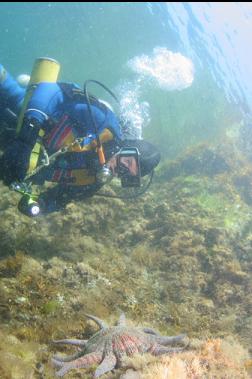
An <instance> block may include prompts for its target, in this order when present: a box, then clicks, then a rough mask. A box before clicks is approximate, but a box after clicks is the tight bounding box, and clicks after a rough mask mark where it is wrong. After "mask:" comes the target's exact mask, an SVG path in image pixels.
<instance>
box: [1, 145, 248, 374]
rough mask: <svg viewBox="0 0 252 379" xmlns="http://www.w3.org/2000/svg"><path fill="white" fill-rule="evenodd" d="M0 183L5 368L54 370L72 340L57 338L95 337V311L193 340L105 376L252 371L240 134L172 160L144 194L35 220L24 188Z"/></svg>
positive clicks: (72, 206)
mask: <svg viewBox="0 0 252 379" xmlns="http://www.w3.org/2000/svg"><path fill="white" fill-rule="evenodd" d="M113 190H114V189H113V188H111V189H109V190H108V191H109V193H113ZM0 192H1V197H0V217H1V219H0V255H1V260H0V337H1V338H0V351H1V354H0V378H1V379H33V378H37V379H42V378H44V379H49V378H54V377H55V370H54V368H52V366H51V357H52V356H53V355H54V354H55V352H56V351H57V352H58V351H59V350H60V351H61V352H65V353H70V351H72V350H71V349H70V348H69V347H65V348H64V347H60V348H59V346H57V347H55V346H54V345H53V344H52V340H54V339H62V338H82V339H83V338H89V337H90V336H91V335H92V334H93V333H94V332H95V331H96V330H97V329H96V327H95V325H94V324H93V323H91V322H90V321H88V320H87V319H86V318H85V316H84V314H85V313H89V314H94V315H96V316H98V317H99V318H101V319H104V320H106V321H108V322H109V323H111V322H113V321H115V320H116V319H117V318H118V315H119V314H120V313H121V312H125V314H126V316H127V318H128V319H130V320H131V322H132V323H133V324H135V325H143V326H150V327H153V328H154V329H157V330H159V331H160V332H161V333H162V334H166V335H174V334H179V333H187V335H188V337H189V339H190V341H191V343H190V344H189V346H188V348H187V349H186V350H185V351H184V352H182V353H179V354H176V355H173V356H169V355H168V356H163V357H161V358H153V357H148V356H144V357H138V356H137V357H135V358H134V359H131V360H125V367H123V368H121V369H119V370H115V371H114V372H112V373H109V374H107V375H106V376H105V377H106V378H114V379H115V378H121V379H144V378H146V379H150V378H158V379H161V378H169V379H170V378H179V379H183V378H228V379H229V378H230V379H231V378H234V379H235V378H250V377H252V376H251V367H252V360H251V354H252V349H251V339H252V296H251V293H252V276H251V271H252V165H251V163H249V160H247V159H246V157H245V156H243V155H242V154H240V152H239V150H238V149H235V148H234V146H233V145H232V144H229V143H223V144H221V145H217V146H210V145H200V146H198V147H196V148H193V149H191V150H188V151H187V152H186V153H185V154H183V155H181V156H180V157H178V158H177V159H176V160H174V161H164V160H163V162H162V163H161V164H160V167H159V168H158V170H157V173H156V175H155V177H154V180H153V184H152V186H151V187H150V189H149V190H148V192H147V193H146V194H145V195H143V196H142V197H139V198H137V199H134V200H125V201H123V200H120V199H111V198H104V197H96V196H95V197H92V198H88V199H87V200H85V201H83V202H78V201H77V202H72V203H69V204H68V205H67V207H66V209H64V210H62V211H60V212H56V213H52V214H50V215H45V216H41V217H39V218H36V219H30V218H28V217H26V216H24V215H22V214H21V213H19V211H18V210H17V202H18V200H19V198H20V196H19V194H17V193H13V192H10V191H9V190H8V188H7V187H5V186H4V185H3V184H2V183H1V184H0ZM93 371H94V368H90V369H88V370H85V369H82V370H72V371H71V372H70V373H69V374H67V375H66V376H65V377H67V378H87V379H88V378H92V375H93Z"/></svg>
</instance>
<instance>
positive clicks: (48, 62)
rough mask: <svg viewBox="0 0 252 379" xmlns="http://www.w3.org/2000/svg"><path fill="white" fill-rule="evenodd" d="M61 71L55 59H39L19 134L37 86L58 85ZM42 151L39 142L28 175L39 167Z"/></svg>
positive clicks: (28, 92) (33, 152) (24, 106)
mask: <svg viewBox="0 0 252 379" xmlns="http://www.w3.org/2000/svg"><path fill="white" fill-rule="evenodd" d="M59 70H60V64H59V63H58V62H57V61H56V60H55V59H52V58H38V59H36V60H35V62H34V65H33V69H32V73H31V78H30V81H29V84H28V87H27V90H26V95H25V98H24V102H23V105H22V109H21V112H20V115H19V117H18V124H17V129H16V133H17V134H18V133H19V132H20V129H21V127H22V123H23V119H24V114H25V111H26V109H27V105H28V103H29V101H30V99H31V97H32V94H33V92H34V90H35V89H36V87H37V84H39V83H41V82H47V83H56V81H57V79H58V75H59ZM43 136H44V130H43V129H40V131H39V137H40V139H41V138H43ZM40 150H41V143H38V142H37V143H36V144H35V146H34V148H33V150H32V153H31V157H30V164H29V169H28V173H30V172H32V171H33V170H34V169H35V168H36V167H37V162H38V158H39V154H40Z"/></svg>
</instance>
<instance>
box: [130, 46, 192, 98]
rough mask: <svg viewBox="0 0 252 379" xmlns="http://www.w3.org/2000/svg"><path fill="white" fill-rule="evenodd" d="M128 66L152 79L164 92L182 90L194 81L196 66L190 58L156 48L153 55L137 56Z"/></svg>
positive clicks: (162, 48)
mask: <svg viewBox="0 0 252 379" xmlns="http://www.w3.org/2000/svg"><path fill="white" fill-rule="evenodd" d="M128 66H129V67H130V68H131V69H132V70H133V71H134V72H136V73H137V74H139V75H140V76H143V77H145V78H148V79H150V80H151V81H152V82H154V83H155V84H156V85H157V86H158V87H160V88H161V89H164V90H168V91H172V90H182V89H184V88H187V87H190V85H191V84H192V82H193V79H194V66H193V63H192V61H191V60H190V59H189V58H186V57H185V56H183V55H182V54H180V53H173V52H172V51H169V50H168V49H167V48H165V47H155V48H154V49H153V52H152V54H151V55H150V56H149V55H145V54H143V55H140V56H136V57H134V58H132V59H130V60H129V62H128Z"/></svg>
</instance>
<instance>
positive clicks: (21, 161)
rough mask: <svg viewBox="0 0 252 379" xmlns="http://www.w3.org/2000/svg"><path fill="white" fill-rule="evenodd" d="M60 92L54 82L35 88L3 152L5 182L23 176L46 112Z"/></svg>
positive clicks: (46, 117)
mask: <svg viewBox="0 0 252 379" xmlns="http://www.w3.org/2000/svg"><path fill="white" fill-rule="evenodd" d="M60 93H61V91H60V90H59V87H58V86H57V84H56V83H41V84H39V85H38V86H37V88H36V89H35V91H34V93H33V95H32V97H31V99H30V101H29V103H28V106H27V109H26V111H25V113H24V119H23V123H22V125H21V128H20V130H19V132H18V134H17V137H16V139H15V140H14V141H13V142H12V144H10V145H9V146H8V147H7V149H6V150H5V152H4V154H3V162H2V163H3V167H2V169H3V171H4V181H5V183H6V184H10V183H11V182H13V181H22V180H23V179H24V178H25V176H26V173H27V170H28V168H29V162H30V156H31V152H32V150H33V147H34V145H35V143H36V141H37V138H38V135H39V131H40V129H41V128H43V127H44V126H45V124H46V121H47V120H48V118H49V116H48V113H49V114H50V112H53V111H54V108H55V107H56V105H57V103H58V101H60V100H61V98H59V97H60Z"/></svg>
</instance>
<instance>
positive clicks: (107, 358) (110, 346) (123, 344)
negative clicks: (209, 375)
mask: <svg viewBox="0 0 252 379" xmlns="http://www.w3.org/2000/svg"><path fill="white" fill-rule="evenodd" d="M86 316H87V317H88V318H90V319H91V320H93V321H94V322H95V323H96V324H97V325H98V326H99V327H100V330H99V331H98V332H97V333H95V334H94V335H93V336H92V337H91V338H90V339H89V340H77V339H65V340H57V341H53V342H54V343H56V344H69V345H74V346H78V348H79V351H78V352H77V353H75V354H73V355H70V356H67V357H59V356H55V357H53V358H52V362H53V364H54V365H55V366H56V367H57V368H58V369H59V370H58V371H57V372H56V375H57V376H58V377H63V376H64V375H65V374H66V373H67V372H68V371H70V370H72V369H75V368H87V367H89V366H92V365H93V364H98V365H99V366H98V367H97V369H96V371H95V373H94V378H98V377H100V376H101V375H103V374H105V373H107V372H109V371H111V370H113V369H114V368H117V367H121V363H122V358H123V357H125V356H132V355H134V354H137V353H140V354H144V353H150V354H152V355H161V354H167V353H176V352H180V351H182V350H183V348H180V347H167V345H171V344H173V343H176V342H180V341H181V340H182V339H183V338H184V337H185V334H181V335H178V336H170V337H167V336H161V335H160V334H158V333H157V332H155V331H154V330H153V329H151V328H137V327H132V326H127V325H126V320H125V315H124V314H122V315H121V316H120V318H119V320H118V322H117V324H116V325H115V326H112V327H109V326H107V325H106V324H105V322H104V321H102V320H100V319H99V318H97V317H95V316H92V315H86ZM81 348H82V349H81ZM80 349H81V350H80Z"/></svg>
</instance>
